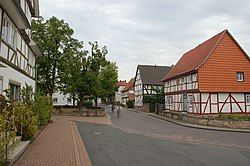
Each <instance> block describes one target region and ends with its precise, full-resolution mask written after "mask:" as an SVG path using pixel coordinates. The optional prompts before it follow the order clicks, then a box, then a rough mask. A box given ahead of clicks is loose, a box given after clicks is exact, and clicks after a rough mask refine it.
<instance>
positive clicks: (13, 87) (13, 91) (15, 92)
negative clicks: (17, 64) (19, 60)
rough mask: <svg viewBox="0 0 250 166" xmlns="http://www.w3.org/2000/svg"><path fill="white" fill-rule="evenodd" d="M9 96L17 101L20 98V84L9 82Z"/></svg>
mask: <svg viewBox="0 0 250 166" xmlns="http://www.w3.org/2000/svg"><path fill="white" fill-rule="evenodd" d="M9 89H10V98H11V99H12V100H14V101H19V99H20V89H21V88H20V85H17V84H14V83H9Z"/></svg>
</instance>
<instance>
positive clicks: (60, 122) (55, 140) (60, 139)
mask: <svg viewBox="0 0 250 166" xmlns="http://www.w3.org/2000/svg"><path fill="white" fill-rule="evenodd" d="M72 120H79V121H81V120H82V119H81V118H74V117H60V116H55V117H53V123H51V124H49V126H48V127H47V128H46V129H45V130H44V132H43V133H42V134H41V135H40V136H39V137H38V138H37V139H36V140H35V142H34V143H32V144H31V145H30V146H29V148H28V150H27V151H26V152H25V153H24V154H23V155H22V156H21V157H20V158H19V159H18V160H17V161H16V162H15V164H14V165H15V166H51V165H53V166H73V165H76V166H80V165H86V166H89V165H91V162H90V160H89V158H88V154H87V152H86V149H85V146H84V144H83V142H82V140H81V137H80V135H79V133H78V131H77V128H76V124H75V123H74V122H72Z"/></svg>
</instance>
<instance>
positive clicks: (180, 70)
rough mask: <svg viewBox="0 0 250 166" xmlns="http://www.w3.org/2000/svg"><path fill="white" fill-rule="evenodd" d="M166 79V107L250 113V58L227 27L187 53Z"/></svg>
mask: <svg viewBox="0 0 250 166" xmlns="http://www.w3.org/2000/svg"><path fill="white" fill-rule="evenodd" d="M163 81H164V82H165V88H164V89H165V108H166V110H169V111H181V112H188V113H195V114H218V113H244V114H248V113H250V59H249V57H248V55H247V54H246V52H245V51H244V50H243V49H242V47H241V46H240V45H239V44H238V43H237V41H236V40H235V39H234V38H233V36H232V35H231V34H230V33H229V31H228V30H224V31H222V32H220V33H219V34H217V35H215V36H213V37H212V38H210V39H209V40H207V41H205V42H204V43H202V44H200V45H198V46H197V47H195V48H194V49H192V50H190V51H188V52H187V53H185V54H184V55H183V56H182V58H181V59H180V60H179V61H178V62H177V64H176V65H175V66H174V67H173V69H172V70H171V71H170V72H169V73H168V74H167V75H166V76H165V78H164V79H163Z"/></svg>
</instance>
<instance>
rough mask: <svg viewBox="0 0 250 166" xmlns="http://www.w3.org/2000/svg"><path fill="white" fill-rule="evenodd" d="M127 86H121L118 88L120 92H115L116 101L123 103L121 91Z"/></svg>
mask: <svg viewBox="0 0 250 166" xmlns="http://www.w3.org/2000/svg"><path fill="white" fill-rule="evenodd" d="M124 87H125V86H120V87H119V88H118V92H115V102H120V103H122V93H121V91H122V90H123V89H124Z"/></svg>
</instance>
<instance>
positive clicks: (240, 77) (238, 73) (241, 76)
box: [236, 72, 244, 81]
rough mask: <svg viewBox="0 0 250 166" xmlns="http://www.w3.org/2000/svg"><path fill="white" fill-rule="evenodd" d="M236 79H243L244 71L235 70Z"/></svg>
mask: <svg viewBox="0 0 250 166" xmlns="http://www.w3.org/2000/svg"><path fill="white" fill-rule="evenodd" d="M236 76H237V81H244V72H237V73H236Z"/></svg>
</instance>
